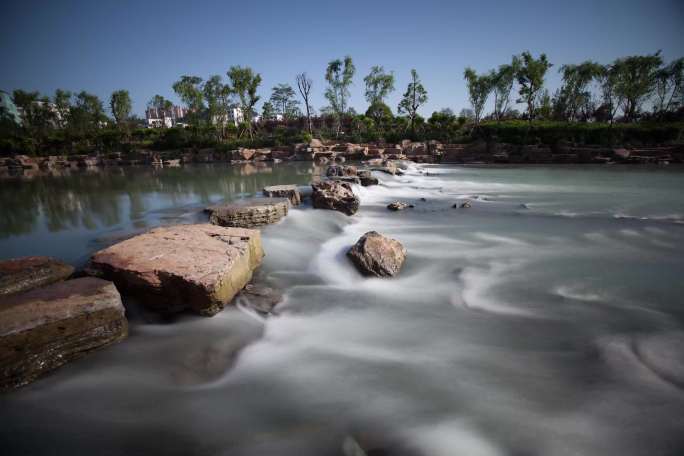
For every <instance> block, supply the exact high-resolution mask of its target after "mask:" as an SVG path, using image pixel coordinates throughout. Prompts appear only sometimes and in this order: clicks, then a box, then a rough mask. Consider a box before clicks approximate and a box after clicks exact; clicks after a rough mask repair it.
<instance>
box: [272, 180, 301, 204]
mask: <svg viewBox="0 0 684 456" xmlns="http://www.w3.org/2000/svg"><path fill="white" fill-rule="evenodd" d="M263 193H264V196H267V197H269V198H287V199H288V200H289V201H290V204H292V205H293V206H298V205H300V204H301V203H302V195H301V193H299V189H298V188H297V186H296V185H271V186H269V187H264V190H263Z"/></svg>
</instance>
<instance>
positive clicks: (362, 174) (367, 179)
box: [357, 169, 380, 187]
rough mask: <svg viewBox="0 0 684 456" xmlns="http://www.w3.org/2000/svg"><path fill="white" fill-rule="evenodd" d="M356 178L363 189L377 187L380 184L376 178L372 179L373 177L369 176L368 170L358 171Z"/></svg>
mask: <svg viewBox="0 0 684 456" xmlns="http://www.w3.org/2000/svg"><path fill="white" fill-rule="evenodd" d="M357 176H358V177H359V182H360V183H361V185H363V186H364V187H369V186H371V185H378V184H379V183H380V181H379V180H378V178H377V177H373V175H372V174H371V171H370V170H369V169H360V170H358V172H357Z"/></svg>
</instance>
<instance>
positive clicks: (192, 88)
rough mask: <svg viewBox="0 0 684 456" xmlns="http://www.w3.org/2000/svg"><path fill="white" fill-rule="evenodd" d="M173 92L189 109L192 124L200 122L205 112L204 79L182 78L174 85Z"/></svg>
mask: <svg viewBox="0 0 684 456" xmlns="http://www.w3.org/2000/svg"><path fill="white" fill-rule="evenodd" d="M173 91H174V92H176V95H178V98H180V99H181V101H182V102H183V103H185V105H186V106H187V107H188V110H189V111H190V113H191V115H190V116H189V118H190V122H192V123H196V122H197V121H199V118H200V116H201V113H202V111H203V110H204V94H203V93H202V78H200V77H199V76H187V75H186V76H181V78H180V79H179V80H178V81H176V82H175V83H174V84H173Z"/></svg>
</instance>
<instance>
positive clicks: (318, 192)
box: [311, 181, 361, 215]
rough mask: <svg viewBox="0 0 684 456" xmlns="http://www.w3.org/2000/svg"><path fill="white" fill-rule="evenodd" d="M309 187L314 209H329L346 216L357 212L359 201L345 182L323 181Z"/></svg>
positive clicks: (349, 185)
mask: <svg viewBox="0 0 684 456" xmlns="http://www.w3.org/2000/svg"><path fill="white" fill-rule="evenodd" d="M311 187H312V188H313V193H312V194H311V200H312V202H313V207H315V208H316V209H330V210H333V211H339V212H342V213H344V214H347V215H354V214H355V213H356V211H358V210H359V205H360V204H361V201H360V200H359V197H358V196H356V195H355V194H354V192H353V191H352V188H351V184H349V183H347V182H337V181H323V182H316V183H314V184H312V185H311Z"/></svg>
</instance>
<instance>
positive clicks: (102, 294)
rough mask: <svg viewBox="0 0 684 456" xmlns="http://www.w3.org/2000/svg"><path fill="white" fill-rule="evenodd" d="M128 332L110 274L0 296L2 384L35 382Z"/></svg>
mask: <svg viewBox="0 0 684 456" xmlns="http://www.w3.org/2000/svg"><path fill="white" fill-rule="evenodd" d="M127 334H128V323H127V321H126V317H125V315H124V307H123V305H122V304H121V297H120V296H119V292H118V291H117V289H116V287H115V286H114V284H113V283H111V282H107V281H105V280H101V279H97V278H95V277H82V278H79V279H74V280H68V281H66V282H57V283H53V284H51V285H48V286H46V287H43V288H37V289H34V290H31V291H27V292H25V293H19V294H13V295H10V296H5V297H3V298H2V301H0V389H1V390H7V389H12V388H16V387H18V386H22V385H25V384H27V383H30V382H32V381H33V380H35V379H36V378H38V377H39V376H41V375H43V374H45V373H47V372H49V371H51V370H53V369H56V368H58V367H59V366H61V365H63V364H65V363H67V362H69V361H71V360H74V359H76V358H80V357H81V356H83V355H85V354H86V353H88V352H90V351H92V350H95V349H98V348H102V347H104V346H106V345H109V344H112V343H114V342H118V341H120V340H122V339H124V338H125V337H126V336H127Z"/></svg>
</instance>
